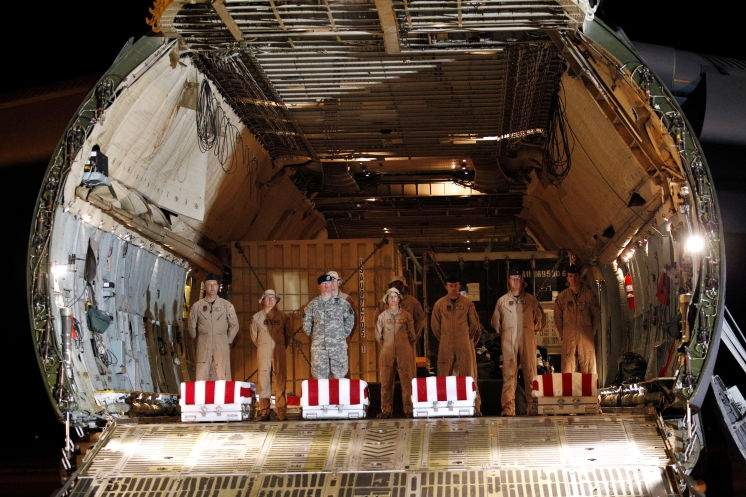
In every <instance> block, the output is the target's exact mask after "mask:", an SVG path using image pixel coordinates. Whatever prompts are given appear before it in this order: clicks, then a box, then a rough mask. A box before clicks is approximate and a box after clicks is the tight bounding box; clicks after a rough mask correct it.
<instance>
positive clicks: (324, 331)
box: [303, 274, 355, 378]
mask: <svg viewBox="0 0 746 497" xmlns="http://www.w3.org/2000/svg"><path fill="white" fill-rule="evenodd" d="M331 281H332V277H331V276H329V275H328V274H322V275H321V276H319V277H318V279H317V282H318V284H319V296H318V297H316V298H314V299H313V300H311V302H309V303H308V305H307V306H306V312H305V315H304V316H303V331H304V332H305V333H306V335H308V336H310V337H311V375H312V376H313V377H314V378H330V377H332V378H344V377H345V376H346V375H347V363H348V361H347V337H348V336H350V333H352V329H353V327H354V324H355V314H354V313H353V311H352V307H351V306H350V303H349V302H347V300H345V299H344V298H342V297H340V296H335V295H334V294H333V291H332V284H331Z"/></svg>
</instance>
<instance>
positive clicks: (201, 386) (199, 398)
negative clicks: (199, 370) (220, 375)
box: [194, 380, 205, 406]
mask: <svg viewBox="0 0 746 497" xmlns="http://www.w3.org/2000/svg"><path fill="white" fill-rule="evenodd" d="M194 404H195V405H198V406H202V405H205V380H200V381H196V382H195V385H194Z"/></svg>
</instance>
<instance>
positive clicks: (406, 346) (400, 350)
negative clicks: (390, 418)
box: [376, 309, 417, 416]
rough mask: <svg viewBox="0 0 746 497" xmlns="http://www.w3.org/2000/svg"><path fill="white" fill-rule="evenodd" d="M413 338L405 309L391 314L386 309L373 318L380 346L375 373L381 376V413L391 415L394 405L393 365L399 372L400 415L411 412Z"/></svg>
mask: <svg viewBox="0 0 746 497" xmlns="http://www.w3.org/2000/svg"><path fill="white" fill-rule="evenodd" d="M416 340H417V332H416V331H415V325H414V319H413V318H412V314H410V313H409V312H408V311H406V310H405V309H400V310H399V312H397V313H394V311H392V310H390V309H386V310H385V311H383V312H382V313H381V314H379V315H378V319H377V320H376V341H377V342H378V344H379V345H380V347H381V351H380V353H379V355H378V372H379V374H380V375H381V376H380V378H381V412H382V413H383V414H388V415H391V413H392V411H393V407H394V406H393V404H394V367H396V370H397V371H398V373H399V383H400V384H401V395H402V401H403V404H404V414H405V415H406V416H411V414H412V378H414V376H415V374H416V371H415V359H414V343H415V341H416Z"/></svg>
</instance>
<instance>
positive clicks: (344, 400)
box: [339, 378, 360, 406]
mask: <svg viewBox="0 0 746 497" xmlns="http://www.w3.org/2000/svg"><path fill="white" fill-rule="evenodd" d="M358 383H360V382H358ZM351 385H352V382H351V381H350V380H348V379H347V378H343V379H341V380H339V403H340V404H341V405H343V406H349V405H350V387H351Z"/></svg>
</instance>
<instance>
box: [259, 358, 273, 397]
mask: <svg viewBox="0 0 746 497" xmlns="http://www.w3.org/2000/svg"><path fill="white" fill-rule="evenodd" d="M256 383H257V385H256V396H257V398H259V399H268V398H269V397H270V395H272V363H271V362H270V361H269V360H267V359H266V358H262V359H259V364H258V367H257V371H256Z"/></svg>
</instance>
